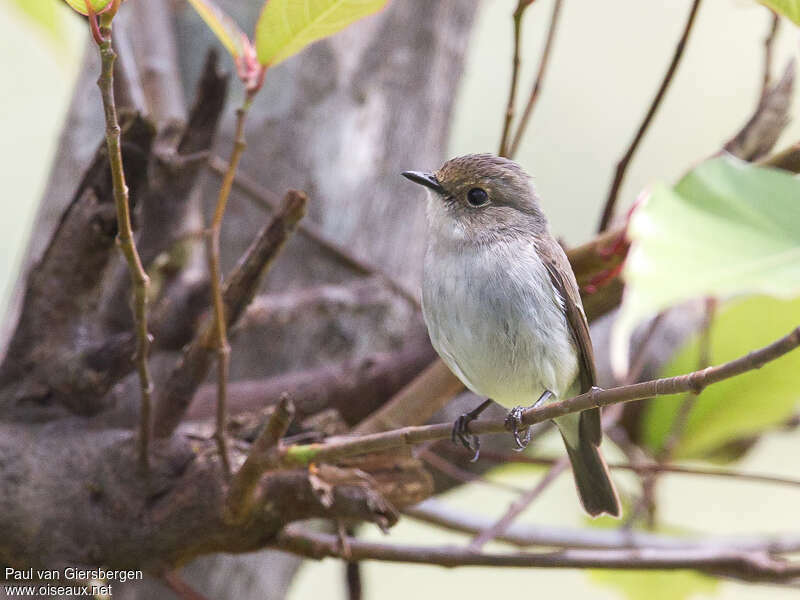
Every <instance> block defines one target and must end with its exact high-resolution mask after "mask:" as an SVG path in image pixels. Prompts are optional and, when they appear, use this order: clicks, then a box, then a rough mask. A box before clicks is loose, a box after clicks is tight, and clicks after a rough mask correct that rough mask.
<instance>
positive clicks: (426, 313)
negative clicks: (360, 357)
mask: <svg viewBox="0 0 800 600" xmlns="http://www.w3.org/2000/svg"><path fill="white" fill-rule="evenodd" d="M402 174H403V176H404V177H406V178H407V179H409V180H411V181H412V182H414V183H417V184H420V185H422V186H424V187H425V189H426V190H427V192H428V193H427V204H426V220H427V237H426V249H425V258H424V263H423V277H422V314H423V317H424V320H425V324H426V326H427V328H428V334H429V336H430V339H431V343H432V345H433V347H434V349H435V350H436V352H437V353H438V354H439V356H440V357H441V359H442V360H443V361H444V362H445V363H446V364H447V366H448V367H449V368H450V370H451V371H452V372H453V373H454V374H455V375H456V377H458V378H459V379H460V380H461V382H462V383H463V384H464V385H465V386H466V387H467V388H468V389H470V390H471V391H472V392H474V393H475V394H478V395H479V396H484V397H486V398H487V400H486V401H485V402H483V403H482V404H481V405H480V406H478V407H477V408H476V409H475V410H473V411H471V412H470V413H466V414H464V415H462V416H461V417H460V418H459V419H458V420H456V422H455V424H454V427H453V440H454V441H456V440H460V441H461V442H462V443H463V444H464V445H465V446H467V447H468V448H473V449H474V450H475V459H477V455H478V451H479V448H480V445H479V440H478V439H477V438H476V437H474V436H472V435H471V434H469V433H468V424H469V422H470V421H472V420H473V419H475V418H477V416H478V415H479V414H480V413H481V412H482V411H483V410H484V409H485V408H486V407H487V406H489V405H490V404H491V401H494V402H497V403H498V404H500V405H502V406H504V407H506V408H508V409H510V412H509V413H508V418H507V420H506V424H507V426H508V428H509V429H511V431H512V433H513V436H514V440H515V442H516V445H517V448H518V449H520V450H521V449H524V448H525V446H526V445H527V444H528V442H529V440H530V429H529V428H528V429H527V430H526V432H525V433H524V435H523V436H522V437H520V431H519V428H520V426H521V424H522V423H521V415H522V412H523V406H529V405H534V406H536V405H540V404H545V403H549V402H554V401H558V400H562V399H566V398H570V397H573V396H576V395H578V394H581V393H583V392H586V391H589V390H590V389H592V388H593V387H594V386H595V384H596V379H597V375H596V370H595V364H594V353H593V350H592V342H591V339H590V337H589V326H588V323H587V321H586V316H585V314H584V311H583V305H582V302H581V297H580V293H579V289H578V284H577V282H576V280H575V275H574V273H573V272H572V268H571V266H570V263H569V260H568V259H567V256H566V254H565V253H564V250H563V249H562V248H561V245H560V244H559V243H558V241H557V240H556V239H555V238H554V237H553V235H552V234H551V233H550V228H549V224H548V221H547V218H546V217H545V215H544V213H543V212H542V209H541V206H540V203H539V197H538V195H537V192H536V190H535V188H534V185H533V182H532V180H531V177H530V176H529V175H528V174H527V173H526V172H525V171H524V170H523V168H522V167H521V166H520V165H519V164H517V163H516V162H514V161H512V160H510V159H508V158H504V157H499V156H496V155H493V154H469V155H465V156H459V157H456V158H452V159H450V160H448V161H447V162H445V163H444V165H442V167H441V168H439V169H438V170H436V171H433V172H426V171H404V172H403V173H402ZM554 422H555V425H556V426H557V428H558V430H559V431H560V433H561V437H562V438H563V441H564V445H565V446H566V450H567V455H568V457H569V461H570V463H571V466H572V473H573V476H574V479H575V484H576V487H577V491H578V496H579V499H580V501H581V504H582V505H583V508H584V510H585V511H586V512H587V513H588V514H589V515H591V516H598V515H601V514H608V515H611V516H615V517H618V516H619V515H620V503H619V497H618V495H617V492H616V489H615V488H614V484H613V482H612V481H611V477H610V475H609V472H608V467H607V466H606V463H605V461H604V460H603V457H602V455H601V454H600V449H599V446H600V443H601V441H602V428H601V423H600V409H599V408H592V409H588V410H584V411H582V412H580V413H570V414H567V415H564V416H561V417H558V418H556V419H554Z"/></svg>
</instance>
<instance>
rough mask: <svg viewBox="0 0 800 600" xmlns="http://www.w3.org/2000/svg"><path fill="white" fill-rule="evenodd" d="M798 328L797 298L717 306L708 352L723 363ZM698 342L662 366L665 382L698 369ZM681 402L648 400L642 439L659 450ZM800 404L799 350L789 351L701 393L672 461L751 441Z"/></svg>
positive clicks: (757, 299) (758, 299)
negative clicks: (671, 377) (737, 442)
mask: <svg viewBox="0 0 800 600" xmlns="http://www.w3.org/2000/svg"><path fill="white" fill-rule="evenodd" d="M798 323H800V299H795V300H777V299H775V298H769V297H766V296H757V297H752V298H747V299H744V300H739V301H735V302H732V303H730V304H728V305H725V306H724V307H722V308H721V309H720V310H719V311H718V314H717V315H716V317H715V318H714V322H713V325H712V327H711V332H710V354H711V360H712V361H713V362H714V363H717V364H718V363H722V362H725V361H728V360H732V359H734V358H736V357H738V356H742V355H744V354H747V352H749V351H750V350H754V349H756V348H759V347H761V346H766V345H767V344H769V343H770V342H773V341H775V340H776V339H778V338H779V337H781V336H782V335H785V334H786V333H787V332H788V331H790V330H791V329H792V328H793V327H796V326H797V325H798ZM698 353H699V341H698V339H693V340H690V341H689V343H687V345H686V346H685V347H684V348H683V349H682V350H681V351H680V352H679V353H678V354H677V355H676V356H675V357H674V358H673V360H672V361H671V362H670V363H669V364H668V365H667V366H666V367H665V369H664V372H663V373H662V375H663V376H665V377H669V376H672V375H679V374H681V373H686V372H688V371H693V370H695V369H696V368H697V361H698ZM680 404H681V403H680V402H679V401H678V399H677V398H676V397H670V398H655V399H653V400H651V401H650V402H649V403H648V405H647V408H646V409H645V411H644V414H643V416H642V422H641V423H642V425H641V426H642V439H643V442H644V444H645V445H646V446H648V447H649V448H650V449H651V450H653V451H654V452H656V451H658V450H659V449H660V448H661V447H662V446H663V444H664V441H665V439H666V437H667V435H669V432H670V431H671V430H672V427H673V423H674V421H675V417H676V415H677V411H678V407H679V406H680ZM798 406H800V352H799V351H795V352H791V353H789V354H787V355H785V356H783V357H781V358H779V359H778V360H776V361H773V362H770V363H767V364H766V365H764V366H763V367H761V368H760V369H758V370H756V371H750V372H749V373H745V374H744V375H740V376H738V377H735V378H733V379H728V380H725V381H721V382H719V383H716V384H714V385H712V386H709V387H708V388H706V389H705V390H704V391H703V392H702V393H701V394H700V396H698V397H697V399H696V401H695V404H694V406H693V408H692V410H691V412H690V413H689V418H688V420H687V422H686V426H685V428H684V429H683V432H682V435H681V437H680V439H679V440H678V443H677V445H676V446H675V448H674V452H675V454H674V456H675V458H702V457H704V456H707V455H709V454H711V453H714V452H715V450H717V449H718V448H720V447H721V446H724V445H725V444H727V443H728V442H731V441H734V440H737V439H740V438H743V437H747V436H752V435H755V434H758V433H761V432H763V431H764V430H766V429H769V428H771V427H774V426H775V425H777V424H780V423H782V422H784V421H785V420H786V419H787V418H789V417H790V416H791V415H793V414H794V413H795V412H796V411H797V408H798Z"/></svg>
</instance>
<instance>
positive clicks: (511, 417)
mask: <svg viewBox="0 0 800 600" xmlns="http://www.w3.org/2000/svg"><path fill="white" fill-rule="evenodd" d="M552 395H553V392H551V391H550V390H545V391H543V392H542V395H541V396H539V399H538V400H537V401H536V402H534V403H533V404H532V405H531V406H529V407H528V408H536V407H537V406H539V405H540V404H541V403H542V402H545V401H546V400H549V399H550V397H551V396H552ZM524 410H526V409H525V408H523V407H522V406H515V407H514V408H512V409H511V410H510V411H508V416H507V417H506V429H508V430H509V431H510V432H511V433H512V435H513V436H514V443H515V444H516V445H517V447H516V448H514V450H516V451H517V452H522V451H523V450H525V448H527V447H528V443H529V442H530V441H531V428H530V426H528V427H526V428H525V437H524V438H520V436H519V434H520V431H519V426H520V425H522V412H523V411H524Z"/></svg>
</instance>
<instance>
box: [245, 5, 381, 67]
mask: <svg viewBox="0 0 800 600" xmlns="http://www.w3.org/2000/svg"><path fill="white" fill-rule="evenodd" d="M386 2H387V0H267V1H266V2H265V4H264V9H263V10H262V11H261V16H260V17H259V19H258V23H257V24H256V51H257V53H258V60H259V62H260V63H261V64H262V65H265V66H268V67H271V66H274V65H277V64H278V63H280V62H282V61H284V60H286V59H287V58H289V57H290V56H292V55H294V54H297V53H298V52H300V50H302V49H303V48H305V47H306V46H308V45H309V44H310V43H312V42H315V41H317V40H320V39H322V38H324V37H327V36H329V35H333V34H334V33H336V32H337V31H339V30H341V29H344V28H345V27H347V26H348V25H350V24H351V23H353V22H354V21H357V20H358V19H361V18H362V17H366V16H367V15H371V14H373V13H375V12H377V11H379V10H380V9H381V8H383V7H384V5H385V4H386Z"/></svg>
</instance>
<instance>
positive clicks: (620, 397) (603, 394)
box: [283, 327, 800, 465]
mask: <svg viewBox="0 0 800 600" xmlns="http://www.w3.org/2000/svg"><path fill="white" fill-rule="evenodd" d="M798 345H800V327H798V328H796V329H794V330H792V331H791V332H790V333H788V334H787V335H786V336H784V337H782V338H781V339H779V340H777V341H775V342H773V343H772V344H769V345H768V346H765V347H763V348H761V349H759V350H755V351H753V352H750V353H748V354H746V355H744V356H741V357H739V358H737V359H735V360H732V361H729V362H727V363H724V364H722V365H718V366H716V367H709V368H707V369H703V370H702V371H694V372H692V373H688V374H685V375H678V376H675V377H666V378H661V379H653V380H651V381H645V382H642V383H635V384H632V385H627V386H620V387H616V388H612V389H609V390H601V389H599V388H594V389H592V390H590V391H588V392H585V393H583V394H581V395H579V396H575V397H574V398H570V399H567V400H562V401H560V402H554V403H552V404H547V405H545V406H538V407H536V408H530V409H528V410H526V411H525V412H524V413H523V414H522V425H533V424H534V423H541V422H543V421H549V420H551V419H555V418H557V417H562V416H564V415H566V414H570V413H573V412H580V411H583V410H587V409H590V408H595V407H603V406H610V405H613V404H618V403H620V402H631V401H633V400H643V399H645V398H651V397H655V396H669V395H673V394H680V393H682V392H686V391H689V390H695V391H698V392H699V391H700V390H702V389H703V388H705V387H706V386H709V385H711V384H714V383H717V382H719V381H723V380H725V379H730V378H731V377H735V376H736V375H741V374H742V373H746V372H747V371H751V370H753V369H758V368H760V367H762V366H763V365H764V364H766V363H768V362H770V361H773V360H775V359H777V358H779V357H781V356H783V355H784V354H787V353H788V352H790V351H792V350H794V349H795V348H796V347H797V346H798ZM451 429H452V426H451V424H449V423H440V424H438V425H424V426H418V427H404V428H401V429H395V430H393V431H387V432H384V433H375V434H370V435H363V436H359V437H341V438H331V439H330V440H328V441H326V442H325V443H321V444H308V445H296V446H290V447H288V448H286V449H285V451H284V452H283V461H284V462H285V463H286V464H289V465H307V464H309V463H310V462H326V461H336V460H339V459H342V458H345V457H348V456H357V455H362V454H368V453H371V452H380V451H383V450H390V449H392V448H400V447H403V446H409V445H413V444H419V443H422V442H427V441H430V440H439V439H444V438H447V437H449V436H450V433H451ZM468 429H469V431H470V432H471V433H474V434H478V435H480V434H485V433H500V432H504V431H506V429H505V422H504V420H493V421H488V420H487V421H475V422H472V423H470V425H469V427H468Z"/></svg>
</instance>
